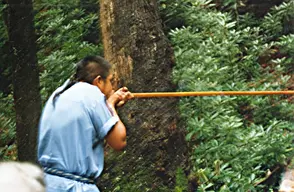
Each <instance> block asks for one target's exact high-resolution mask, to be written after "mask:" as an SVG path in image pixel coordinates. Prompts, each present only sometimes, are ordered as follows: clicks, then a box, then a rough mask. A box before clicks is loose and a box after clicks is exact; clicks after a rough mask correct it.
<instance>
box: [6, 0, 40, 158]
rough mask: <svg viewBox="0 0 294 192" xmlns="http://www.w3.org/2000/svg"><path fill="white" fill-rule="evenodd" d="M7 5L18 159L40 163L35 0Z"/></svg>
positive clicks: (14, 1)
mask: <svg viewBox="0 0 294 192" xmlns="http://www.w3.org/2000/svg"><path fill="white" fill-rule="evenodd" d="M7 5H8V7H7V28H8V37H9V43H10V48H11V52H10V55H11V59H12V63H13V65H12V71H13V93H14V102H15V110H16V134H17V146H18V148H17V149H18V159H19V160H20V161H31V162H36V139H37V128H38V120H39V116H40V113H41V98H40V92H39V71H38V66H37V56H36V42H35V32H34V23H33V21H34V16H33V6H32V0H7Z"/></svg>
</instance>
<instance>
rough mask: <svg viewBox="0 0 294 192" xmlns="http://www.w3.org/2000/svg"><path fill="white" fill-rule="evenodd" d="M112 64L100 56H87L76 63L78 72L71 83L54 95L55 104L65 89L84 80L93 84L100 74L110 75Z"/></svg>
mask: <svg viewBox="0 0 294 192" xmlns="http://www.w3.org/2000/svg"><path fill="white" fill-rule="evenodd" d="M110 69H111V65H110V64H109V63H108V62H107V61H106V60H105V59H104V58H102V57H100V56H87V57H85V58H84V59H82V60H81V61H79V62H78V63H77V65H76V73H75V74H74V76H73V77H72V78H71V79H70V81H69V83H68V84H67V85H66V86H65V87H64V88H63V89H62V90H61V91H59V92H57V93H56V94H55V95H54V97H53V104H55V100H56V98H57V97H58V96H59V95H61V94H62V93H63V92H64V91H66V90H67V89H69V88H70V87H72V86H73V85H74V84H75V83H77V82H79V81H83V82H86V83H89V84H92V82H93V80H94V79H95V78H96V77H97V76H98V75H100V76H101V78H102V79H106V78H107V76H108V75H109V72H110Z"/></svg>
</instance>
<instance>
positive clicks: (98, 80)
mask: <svg viewBox="0 0 294 192" xmlns="http://www.w3.org/2000/svg"><path fill="white" fill-rule="evenodd" d="M102 80H103V79H102V77H101V76H100V75H98V76H97V77H96V78H95V79H94V80H93V82H92V84H93V85H97V86H98V85H100V84H101V82H102Z"/></svg>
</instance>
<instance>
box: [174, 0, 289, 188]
mask: <svg viewBox="0 0 294 192" xmlns="http://www.w3.org/2000/svg"><path fill="white" fill-rule="evenodd" d="M193 2H194V4H193V5H194V6H189V7H186V8H187V9H188V10H182V11H183V12H184V13H185V14H186V13H187V14H186V16H185V17H186V20H185V23H187V24H188V25H187V26H186V27H182V28H180V29H175V30H172V31H171V33H170V36H171V39H172V42H173V44H174V48H175V55H176V62H177V65H176V67H175V69H174V80H175V82H176V83H177V84H178V86H179V91H220V90H252V91H254V90H282V89H286V88H287V86H289V84H291V82H290V80H291V78H290V75H289V74H288V73H289V71H288V69H289V68H290V66H291V63H292V64H293V59H292V52H291V51H293V50H292V49H291V48H292V47H293V43H292V41H293V35H288V36H281V35H280V36H275V37H274V36H273V35H272V34H274V33H273V31H275V30H276V28H277V27H276V26H275V25H273V26H270V25H268V24H267V23H268V17H266V18H265V19H264V20H263V21H262V22H261V23H259V26H261V27H259V26H258V25H256V24H257V23H255V24H254V25H251V24H252V23H254V22H253V21H252V19H253V18H251V17H248V15H247V16H244V17H238V19H239V20H238V23H239V24H238V25H237V21H236V18H234V17H233V16H232V15H231V14H229V13H222V12H219V11H217V10H216V9H213V8H212V7H208V6H207V4H206V3H207V2H208V1H206V2H204V1H193ZM282 6H288V4H287V5H286V4H283V5H282ZM276 9H281V7H277V8H276ZM271 14H272V15H274V13H271ZM287 14H288V13H287ZM292 14H293V13H292ZM243 19H244V20H243ZM244 22H248V23H249V24H248V25H247V24H246V23H244ZM279 22H280V21H279ZM265 24H266V25H267V30H268V31H267V33H265V34H263V33H262V32H263V30H264V29H263V25H265ZM272 30H273V31H272ZM275 35H276V34H275ZM270 40H275V41H270ZM280 50H282V51H283V54H287V55H283V54H281V52H280ZM276 53H278V54H281V55H277V54H276ZM180 110H181V114H182V118H184V119H185V120H186V121H187V130H188V134H187V136H186V139H187V141H189V142H190V143H191V145H194V152H193V154H192V159H193V162H194V164H193V174H194V175H195V176H196V178H197V183H199V186H198V189H197V191H234V192H235V191H240V192H241V191H263V190H266V191H269V190H274V189H275V188H276V187H277V186H275V184H276V183H275V182H273V183H270V184H269V185H268V186H264V185H259V183H260V181H262V180H263V179H264V178H265V177H266V175H267V173H268V171H270V170H273V169H274V168H276V167H278V166H281V165H285V164H286V161H287V159H288V158H291V157H292V156H291V155H292V154H293V144H292V140H293V139H292V138H293V129H294V121H293V110H294V105H293V104H292V103H291V102H289V101H288V100H287V97H283V96H257V97H247V96H242V97H241V96H239V97H235V96H232V97H221V96H217V97H201V98H200V97H198V98H197V97H196V98H183V99H181V102H180Z"/></svg>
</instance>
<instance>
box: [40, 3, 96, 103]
mask: <svg viewBox="0 0 294 192" xmlns="http://www.w3.org/2000/svg"><path fill="white" fill-rule="evenodd" d="M53 5H54V6H53ZM36 7H37V8H39V10H38V14H37V15H36V18H35V20H36V21H35V23H36V28H37V33H38V41H37V42H38V46H39V51H38V59H39V64H40V68H41V77H40V78H41V79H40V84H41V88H42V91H41V94H42V98H43V100H44V101H45V100H46V99H47V98H48V96H49V95H50V94H51V93H52V92H53V91H54V90H55V89H56V88H57V87H58V86H60V85H61V84H62V83H63V82H64V81H65V80H66V79H67V78H69V77H70V76H71V75H72V74H73V73H74V64H75V63H76V62H77V61H79V60H80V59H82V58H83V57H85V56H87V55H100V54H102V45H101V44H99V43H98V44H93V43H90V42H87V41H86V40H85V37H86V36H87V35H88V34H89V33H90V31H88V29H89V28H90V27H91V26H92V25H94V24H97V23H96V22H97V20H98V18H97V14H96V13H85V11H84V10H83V9H82V8H80V6H79V1H75V2H72V4H71V5H70V6H69V5H68V3H67V2H59V4H52V2H51V1H42V3H40V4H39V6H36ZM97 30H98V29H97ZM97 38H98V37H97Z"/></svg>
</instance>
